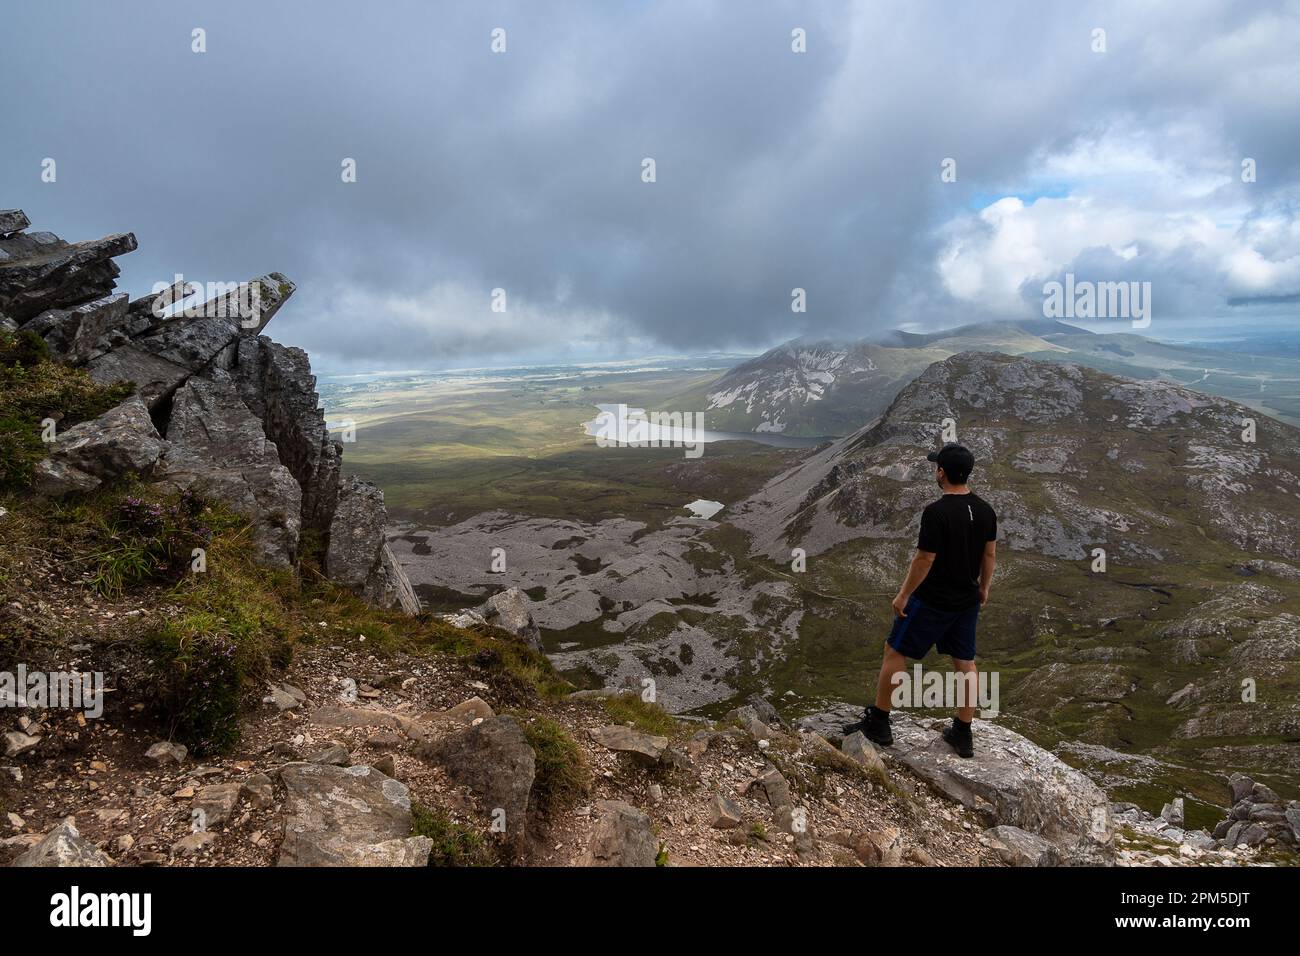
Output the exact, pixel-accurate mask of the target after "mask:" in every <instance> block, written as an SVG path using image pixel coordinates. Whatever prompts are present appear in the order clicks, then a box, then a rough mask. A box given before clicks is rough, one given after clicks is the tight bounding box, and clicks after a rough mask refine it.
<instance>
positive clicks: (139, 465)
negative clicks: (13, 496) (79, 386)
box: [34, 398, 167, 496]
mask: <svg viewBox="0 0 1300 956" xmlns="http://www.w3.org/2000/svg"><path fill="white" fill-rule="evenodd" d="M166 449H167V442H165V441H163V440H162V438H160V437H159V435H158V430H157V429H156V428H154V424H153V420H152V419H151V418H150V417H149V412H148V410H147V409H146V408H145V407H144V404H143V403H142V402H141V401H140V400H139V399H137V398H131V399H128V400H127V401H125V402H123V403H122V404H121V405H118V406H117V407H115V408H110V409H109V410H108V411H106V412H105V413H104V414H103V415H100V416H99V417H98V418H95V419H92V420H91V421H88V422H82V423H81V424H79V425H73V426H72V427H71V428H69V429H68V430H67V431H65V432H63V433H61V434H58V435H56V436H55V440H54V443H53V444H52V445H51V447H50V453H49V457H47V458H45V459H44V460H42V461H40V462H38V463H37V465H36V471H35V482H34V487H35V489H36V491H38V492H39V493H41V494H45V495H52V496H57V495H62V494H66V493H67V492H70V491H90V490H92V489H94V488H97V487H98V486H99V485H100V484H102V483H103V482H105V481H113V480H115V479H118V478H121V477H123V476H124V475H126V474H127V473H128V472H131V473H134V474H136V475H137V476H139V477H141V478H148V477H149V476H150V475H151V474H152V473H153V471H154V468H155V466H156V465H157V464H158V460H159V458H160V457H161V456H162V455H163V453H164V452H165V451H166Z"/></svg>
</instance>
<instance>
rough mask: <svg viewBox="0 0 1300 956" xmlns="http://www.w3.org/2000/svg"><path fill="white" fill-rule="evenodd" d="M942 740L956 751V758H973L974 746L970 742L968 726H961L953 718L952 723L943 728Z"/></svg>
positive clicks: (959, 722)
mask: <svg viewBox="0 0 1300 956" xmlns="http://www.w3.org/2000/svg"><path fill="white" fill-rule="evenodd" d="M943 739H944V740H946V741H948V745H949V746H950V747H952V749H953V750H955V751H957V756H959V757H973V756H975V745H974V743H973V741H972V740H971V733H970V724H963V723H962V722H961V721H960V720H957V719H956V718H953V721H952V723H951V724H949V725H948V726H947V727H945V728H944V731H943Z"/></svg>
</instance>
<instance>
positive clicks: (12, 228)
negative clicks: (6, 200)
mask: <svg viewBox="0 0 1300 956" xmlns="http://www.w3.org/2000/svg"><path fill="white" fill-rule="evenodd" d="M31 224H32V221H31V220H30V219H28V218H27V213H25V212H23V211H22V210H21V209H0V237H8V236H10V235H12V234H13V233H15V232H22V231H23V230H24V229H26V228H27V227H28V226H30V225H31Z"/></svg>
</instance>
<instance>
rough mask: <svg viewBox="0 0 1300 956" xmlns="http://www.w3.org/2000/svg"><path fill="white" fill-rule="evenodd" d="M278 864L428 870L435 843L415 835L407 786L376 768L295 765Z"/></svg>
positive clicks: (284, 774) (288, 770) (289, 774)
mask: <svg viewBox="0 0 1300 956" xmlns="http://www.w3.org/2000/svg"><path fill="white" fill-rule="evenodd" d="M280 779H281V780H283V781H284V786H285V791H286V802H285V821H284V842H283V843H282V844H281V845H280V855H279V857H278V858H277V859H276V865H277V866H424V865H425V863H427V862H428V859H429V851H430V849H432V846H433V841H431V840H430V839H429V838H428V837H413V836H411V795H410V791H409V790H408V789H407V787H406V785H405V784H403V783H400V782H399V781H397V780H393V779H392V778H391V777H387V776H384V775H383V774H381V773H379V772H378V771H376V770H374V769H373V768H371V767H336V766H332V765H330V764H319V763H291V764H288V765H286V766H285V767H284V768H283V769H281V771H280Z"/></svg>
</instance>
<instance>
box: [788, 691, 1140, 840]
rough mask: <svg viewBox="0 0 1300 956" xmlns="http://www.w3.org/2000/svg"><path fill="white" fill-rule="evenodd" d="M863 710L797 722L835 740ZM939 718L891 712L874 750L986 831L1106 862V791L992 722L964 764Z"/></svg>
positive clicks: (1110, 828)
mask: <svg viewBox="0 0 1300 956" xmlns="http://www.w3.org/2000/svg"><path fill="white" fill-rule="evenodd" d="M860 714H861V708H859V707H854V706H851V705H849V704H841V705H837V706H835V707H833V708H831V709H828V710H826V711H823V712H821V713H818V714H814V715H811V716H809V717H804V718H801V719H800V720H798V721H796V722H795V723H796V726H798V727H801V728H804V729H808V730H812V731H815V732H818V733H821V734H822V735H823V736H826V737H828V738H829V737H836V738H838V737H839V736H841V731H840V729H839V728H840V727H841V726H843V725H844V724H848V723H852V722H853V721H855V720H857V719H858V717H859V715H860ZM943 726H944V721H941V720H933V719H928V718H918V717H912V716H910V715H908V714H903V713H898V712H895V713H894V714H893V716H892V719H891V727H892V730H893V734H894V745H893V746H892V747H884V748H882V749H881V750H880V756H881V757H883V758H884V760H885V762H886V763H887V764H899V765H902V766H904V767H906V768H907V769H908V770H909V771H911V773H912V774H914V775H915V776H917V777H919V778H920V779H921V780H924V781H925V782H926V783H928V784H929V785H930V786H931V787H933V788H934V789H935V790H936V791H938V792H939V793H940V794H942V795H944V796H945V797H947V798H948V799H950V800H954V801H956V802H958V803H960V804H962V805H963V806H965V807H966V808H967V809H968V810H971V811H974V812H976V813H978V814H979V815H981V816H982V817H983V818H984V819H985V821H986V822H987V823H988V825H989V826H999V825H1006V826H1011V827H1016V828H1019V829H1020V830H1024V831H1027V832H1029V833H1031V834H1034V835H1036V836H1039V837H1042V838H1043V839H1045V840H1047V841H1049V842H1051V843H1052V844H1053V845H1054V846H1055V847H1056V848H1057V850H1058V851H1059V854H1060V857H1061V859H1062V860H1063V861H1064V862H1066V863H1075V864H1097V863H1108V862H1110V861H1111V857H1112V840H1113V838H1114V822H1113V820H1112V819H1111V810H1110V803H1109V801H1108V800H1107V798H1106V794H1105V793H1104V792H1103V791H1102V790H1101V788H1100V787H1098V786H1097V785H1096V784H1095V783H1093V782H1092V780H1090V779H1089V778H1088V777H1087V776H1086V775H1084V774H1083V773H1081V772H1080V771H1078V770H1075V769H1074V768H1073V767H1071V766H1069V765H1068V764H1066V763H1065V762H1064V761H1062V760H1061V759H1060V758H1058V757H1057V756H1055V755H1054V754H1052V753H1049V752H1048V751H1046V750H1044V749H1043V748H1041V747H1039V746H1038V745H1037V744H1034V743H1033V742H1031V741H1030V740H1028V739H1026V738H1025V737H1022V736H1021V735H1020V734H1017V733H1016V732H1015V731H1012V730H1008V729H1007V728H1006V727H1002V726H1000V725H998V724H993V723H989V722H988V721H985V720H978V721H976V723H975V727H974V735H975V756H974V758H972V759H969V760H966V759H962V758H961V757H958V756H957V754H956V752H955V751H954V750H953V749H952V748H951V747H950V746H949V745H948V744H947V743H946V742H945V741H944V740H943V737H942V736H941V731H942V730H943Z"/></svg>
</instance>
